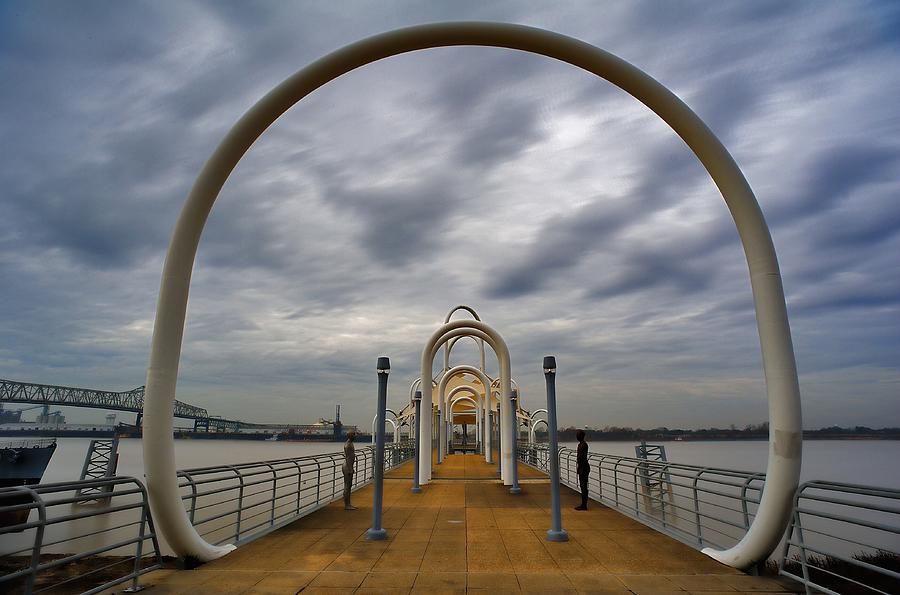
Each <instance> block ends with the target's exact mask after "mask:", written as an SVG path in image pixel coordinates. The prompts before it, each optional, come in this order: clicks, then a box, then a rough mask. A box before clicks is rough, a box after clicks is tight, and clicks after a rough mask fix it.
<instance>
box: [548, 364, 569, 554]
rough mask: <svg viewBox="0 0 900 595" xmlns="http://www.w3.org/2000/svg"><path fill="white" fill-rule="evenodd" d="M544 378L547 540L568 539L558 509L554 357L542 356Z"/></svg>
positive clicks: (557, 445)
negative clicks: (547, 473)
mask: <svg viewBox="0 0 900 595" xmlns="http://www.w3.org/2000/svg"><path fill="white" fill-rule="evenodd" d="M544 379H545V380H546V381H547V426H548V427H547V431H548V432H549V434H550V447H549V448H550V452H549V453H548V454H549V455H550V456H549V459H550V514H551V516H552V520H553V524H552V526H551V527H550V530H549V531H547V541H569V534H568V533H566V530H565V529H563V528H562V515H561V513H560V511H559V441H558V439H557V436H556V427H557V424H556V358H555V357H553V356H552V355H548V356H546V357H545V358H544Z"/></svg>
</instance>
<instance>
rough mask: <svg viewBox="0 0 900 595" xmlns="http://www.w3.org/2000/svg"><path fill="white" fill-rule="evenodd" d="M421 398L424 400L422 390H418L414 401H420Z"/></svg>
mask: <svg viewBox="0 0 900 595" xmlns="http://www.w3.org/2000/svg"><path fill="white" fill-rule="evenodd" d="M421 400H422V391H420V390H417V391H416V394H415V395H413V402H414V403H415V402H418V401H421Z"/></svg>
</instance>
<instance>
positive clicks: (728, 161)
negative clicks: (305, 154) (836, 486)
mask: <svg viewBox="0 0 900 595" xmlns="http://www.w3.org/2000/svg"><path fill="white" fill-rule="evenodd" d="M461 45H470V46H471V45H475V46H494V47H504V48H509V49H516V50H522V51H526V52H531V53H535V54H541V55H544V56H548V57H551V58H555V59H557V60H561V61H564V62H568V63H569V64H572V65H574V66H577V67H579V68H582V69H584V70H586V71H588V72H591V73H593V74H595V75H597V76H599V77H601V78H604V79H606V80H607V81H609V82H611V83H612V84H614V85H616V86H618V87H619V88H621V89H622V90H624V91H626V92H627V93H629V94H631V95H632V96H633V97H634V98H636V99H637V100H638V101H640V102H642V103H643V104H644V105H646V106H647V107H648V108H650V109H651V110H653V111H654V112H655V113H656V114H657V115H658V116H659V117H660V118H662V119H663V120H664V121H665V122H666V123H667V124H668V125H669V126H671V127H672V129H673V130H674V131H675V133H676V134H678V135H679V136H680V137H681V138H682V139H683V140H684V142H685V143H686V144H687V145H688V147H689V148H690V149H691V150H692V151H693V152H694V154H695V155H696V156H697V158H698V159H699V160H700V162H701V163H702V164H703V166H704V167H705V168H706V170H707V172H709V174H710V176H711V177H712V179H713V182H714V183H715V184H716V186H717V187H718V188H719V191H720V192H721V193H722V197H723V198H724V200H725V203H726V205H727V206H728V209H729V210H730V212H731V215H732V218H733V219H734V222H735V226H736V228H737V231H738V234H739V236H740V239H741V244H742V247H743V249H744V254H745V256H746V259H747V265H748V268H749V273H750V286H751V289H752V292H753V302H754V308H755V311H756V322H757V329H758V332H759V339H760V346H761V351H762V359H763V370H764V373H765V378H766V392H767V394H768V401H769V427H770V431H769V462H768V467H767V470H766V476H767V480H766V490H765V491H764V493H763V495H762V498H761V501H760V504H759V508H758V510H757V515H756V517H755V519H754V521H753V523H752V524H751V526H750V529H749V530H748V531H747V533H746V535H744V537H743V538H742V539H741V541H740V542H739V543H737V544H736V545H735V546H733V547H731V548H729V549H727V550H724V551H716V550H711V549H708V548H707V549H705V550H704V552H706V553H707V554H709V555H710V556H712V557H714V558H716V559H718V560H720V561H722V562H724V563H726V564H729V565H731V566H736V567H747V566H750V565H752V564H753V563H755V562H757V561H759V560H762V559H764V558H765V557H766V556H767V555H768V554H769V553H770V552H771V551H772V550H773V549H774V548H775V546H776V545H777V544H778V541H779V540H780V538H781V534H782V532H783V530H784V528H785V526H786V524H787V521H788V519H789V515H790V510H791V497H792V495H793V493H794V490H795V489H796V486H797V483H798V480H799V477H800V463H801V456H802V445H803V439H802V425H801V407H800V389H799V385H798V381H797V369H796V363H795V361H794V350H793V344H792V341H791V333H790V325H789V323H788V318H787V309H786V308H785V302H784V289H783V286H782V281H781V272H780V270H779V267H778V259H777V256H776V254H775V247H774V245H773V244H772V238H771V235H770V233H769V228H768V226H767V225H766V222H765V219H764V218H763V215H762V212H761V210H760V208H759V204H758V203H757V201H756V197H755V196H754V195H753V191H752V190H751V188H750V185H749V184H748V183H747V180H746V179H745V178H744V176H743V174H742V173H741V170H740V168H738V166H737V164H736V163H735V162H734V159H732V157H731V155H730V154H729V153H728V151H727V150H726V149H725V147H724V146H723V145H722V143H721V142H720V141H719V139H717V138H716V136H715V135H714V134H713V133H712V131H711V130H710V129H709V128H708V127H707V126H706V124H704V123H703V121H702V120H700V118H699V117H697V115H696V114H694V112H692V111H691V110H690V108H688V107H687V106H686V105H685V104H684V103H683V102H682V101H681V100H680V99H678V97H676V96H675V95H674V94H673V93H672V92H671V91H669V90H668V89H667V88H666V87H664V86H663V85H661V84H660V83H658V82H657V81H656V80H654V79H653V78H651V77H650V76H648V75H647V74H645V73H644V72H643V71H641V70H639V69H638V68H636V67H634V66H632V65H631V64H629V63H627V62H625V61H624V60H621V59H620V58H618V57H616V56H614V55H612V54H610V53H608V52H605V51H603V50H601V49H599V48H597V47H594V46H592V45H590V44H587V43H585V42H582V41H579V40H577V39H573V38H571V37H566V36H564V35H560V34H558V33H552V32H549V31H544V30H541V29H536V28H533V27H525V26H522V25H510V24H505V23H476V22H461V23H434V24H428V25H417V26H414V27H408V28H405V29H398V30H395V31H390V32H387V33H383V34H380V35H375V36H373V37H369V38H366V39H363V40H361V41H358V42H356V43H353V44H350V45H348V46H345V47H343V48H341V49H339V50H337V51H335V52H332V53H331V54H329V55H327V56H325V57H323V58H321V59H319V60H317V61H315V62H313V63H312V64H310V65H309V66H307V67H305V68H303V69H301V70H299V71H298V72H297V73H295V74H294V75H292V76H290V77H288V78H287V79H286V80H285V81H284V82H282V83H281V84H280V85H278V86H277V87H275V88H274V89H273V90H272V91H270V92H269V93H268V94H266V95H265V97H263V98H262V99H260V100H259V101H258V102H257V103H256V104H255V105H254V106H253V107H251V108H250V110H248V111H247V112H246V113H245V114H244V115H243V116H242V117H241V119H240V120H238V122H237V123H236V124H235V125H234V126H233V127H232V128H231V130H230V131H229V132H228V134H227V135H226V136H225V138H224V139H223V140H222V142H221V143H220V144H219V146H218V147H217V148H216V150H215V151H214V152H213V154H212V156H211V157H210V158H209V160H208V161H207V162H206V164H205V165H204V166H203V169H202V170H201V172H200V174H199V175H198V177H197V180H196V181H195V183H194V185H193V187H192V188H191V191H190V194H189V195H188V197H187V200H186V201H185V204H184V207H183V208H182V211H181V214H180V215H179V217H178V222H177V223H176V225H175V230H174V232H173V234H172V237H171V240H170V242H169V248H168V252H167V255H166V261H165V264H164V266H163V274H162V281H161V283H160V293H159V300H158V301H157V310H156V321H155V323H154V327H153V341H152V344H151V350H150V363H149V366H148V370H147V382H146V390H145V403H144V440H143V446H144V470H145V475H146V478H147V484H148V493H149V498H150V505H151V508H152V511H153V515H154V518H155V520H156V526H157V528H158V529H159V530H160V532H161V533H162V534H163V535H164V536H165V537H166V540H167V541H168V542H169V544H170V546H171V547H172V548H173V550H174V551H175V553H176V554H178V555H181V556H190V557H193V558H197V559H199V560H201V561H206V560H211V559H214V558H217V557H219V556H222V555H224V554H225V553H227V552H228V551H230V550H231V549H233V546H220V547H217V546H213V545H211V544H209V543H207V542H206V541H205V540H203V538H201V537H200V535H199V534H198V533H197V531H196V530H195V529H194V528H193V527H192V526H191V524H190V521H189V520H188V518H187V515H186V513H185V511H184V507H183V506H182V502H181V498H180V495H179V491H178V484H177V480H176V474H175V446H174V441H173V436H172V432H173V429H174V418H173V408H172V406H173V402H174V400H175V386H176V381H177V374H178V364H179V360H180V358H181V343H182V338H183V335H184V319H185V312H186V310H187V302H188V294H189V290H190V285H191V273H192V269H193V265H194V260H195V256H196V252H197V246H198V244H199V242H200V237H201V235H202V232H203V228H204V226H205V224H206V220H207V218H208V216H209V212H210V210H211V209H212V206H213V204H214V203H215V200H216V197H217V196H218V194H219V191H220V190H221V188H222V186H223V185H224V184H225V181H226V180H227V179H228V176H229V175H230V174H231V171H232V170H233V169H234V167H235V166H236V165H237V163H238V162H239V161H240V159H241V158H242V157H243V155H244V154H245V153H246V152H247V151H248V150H249V148H250V146H251V145H252V144H253V142H254V141H255V140H256V139H257V138H258V137H259V136H260V135H261V134H262V133H263V132H264V131H265V130H266V128H268V127H269V126H270V125H271V124H272V123H273V122H274V121H275V120H276V119H277V118H278V117H279V116H281V114H283V113H284V112H285V111H287V110H288V109H289V108H290V107H291V106H293V105H294V104H295V103H297V102H298V101H300V100H301V99H303V98H304V97H305V96H306V95H308V94H309V93H311V92H313V91H315V90H316V89H318V88H319V87H321V86H322V85H324V84H326V83H328V82H329V81H331V80H333V79H335V78H337V77H339V76H341V75H342V74H345V73H347V72H350V71H351V70H354V69H356V68H358V67H360V66H363V65H365V64H369V63H371V62H375V61H377V60H380V59H383V58H387V57H389V56H394V55H398V54H403V53H407V52H412V51H416V50H421V49H427V48H435V47H446V46H461ZM423 355H425V354H423ZM432 357H433V355H432ZM424 359H425V358H424V357H423V361H424ZM507 363H508V362H507ZM429 367H430V366H429ZM424 369H425V366H424V365H423V370H424ZM501 369H502V366H501ZM430 373H431V370H430V369H429V370H427V374H428V375H430ZM505 388H506V387H504V389H505ZM503 392H504V394H508V391H507V390H504V391H503ZM423 417H424V416H423ZM423 421H425V420H423ZM430 421H431V420H430V416H429V417H428V420H427V422H426V424H423V425H425V426H427V427H428V429H429V431H430V426H431V423H430ZM428 444H430V440H429V442H428ZM427 466H428V469H427V471H428V473H425V474H424V476H425V477H426V478H428V477H430V471H431V458H430V456H429V457H427Z"/></svg>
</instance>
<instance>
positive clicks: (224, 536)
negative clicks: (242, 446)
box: [178, 442, 415, 545]
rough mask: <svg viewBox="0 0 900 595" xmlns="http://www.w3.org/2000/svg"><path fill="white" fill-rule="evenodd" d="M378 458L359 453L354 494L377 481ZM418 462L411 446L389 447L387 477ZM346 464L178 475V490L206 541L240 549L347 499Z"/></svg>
mask: <svg viewBox="0 0 900 595" xmlns="http://www.w3.org/2000/svg"><path fill="white" fill-rule="evenodd" d="M374 455H375V450H374V448H372V447H371V446H369V447H363V448H359V449H357V451H356V465H355V470H354V473H353V489H354V490H356V489H358V488H361V487H363V486H365V485H367V484H369V483H370V482H372V480H373V479H374V471H375V464H374V459H375V456H374ZM414 456H415V447H414V446H413V445H412V444H411V443H408V442H401V443H396V444H385V446H384V458H385V461H384V463H385V464H384V468H385V471H388V470H390V469H393V468H394V467H397V466H398V465H400V464H402V463H404V462H406V461H408V460H409V459H411V458H412V457H414ZM343 464H344V456H343V454H342V453H339V452H338V453H326V454H319V455H309V456H304V457H298V458H290V459H278V460H274V461H263V462H259V463H243V464H237V465H217V466H212V467H200V468H197V469H186V470H183V471H179V472H178V480H179V481H178V485H179V487H180V488H181V492H182V496H181V498H182V500H183V501H184V503H185V510H187V513H188V517H189V518H190V519H191V523H192V524H193V525H194V527H196V528H197V531H198V533H200V535H201V536H202V537H203V538H204V539H206V540H207V541H209V542H210V543H214V544H216V545H222V544H226V543H230V544H235V545H240V544H242V543H246V542H247V541H250V540H252V539H255V538H257V537H259V536H261V535H264V534H265V533H268V532H270V531H272V530H274V529H277V528H278V527H281V526H283V525H285V524H287V523H289V522H291V521H293V520H295V519H297V518H299V517H302V516H305V515H307V514H309V513H310V512H313V511H314V510H317V509H319V508H322V507H323V506H327V505H328V504H330V503H332V502H334V501H336V500H340V499H341V498H343V496H344V475H343V471H342V466H343Z"/></svg>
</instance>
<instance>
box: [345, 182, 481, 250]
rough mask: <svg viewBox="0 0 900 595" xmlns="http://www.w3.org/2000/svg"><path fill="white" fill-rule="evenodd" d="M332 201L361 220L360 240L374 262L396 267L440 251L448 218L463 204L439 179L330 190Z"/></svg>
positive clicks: (450, 186)
mask: <svg viewBox="0 0 900 595" xmlns="http://www.w3.org/2000/svg"><path fill="white" fill-rule="evenodd" d="M329 199H330V200H332V201H334V203H336V204H337V205H338V206H339V207H343V208H346V209H349V210H350V211H351V212H352V213H353V214H354V215H355V216H356V219H357V220H358V221H360V222H361V225H360V227H361V229H360V230H359V237H360V244H361V246H362V248H363V249H364V251H365V253H366V254H367V256H368V257H369V258H370V259H371V260H372V262H374V263H377V264H380V265H383V266H392V267H402V266H405V265H407V264H408V263H410V262H411V261H413V260H414V259H418V258H427V257H428V256H429V255H431V254H433V253H434V252H435V251H436V250H438V249H440V248H441V246H442V243H443V235H444V234H443V232H444V230H445V229H446V228H447V225H448V223H449V218H450V217H451V216H452V214H453V213H454V212H455V211H457V210H458V209H460V208H461V207H462V205H463V204H464V202H465V197H460V196H457V194H456V191H455V190H454V187H453V185H452V184H451V183H441V182H438V181H428V182H426V183H419V184H413V185H387V186H384V187H371V188H361V189H355V188H353V189H351V188H331V189H330V190H329Z"/></svg>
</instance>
